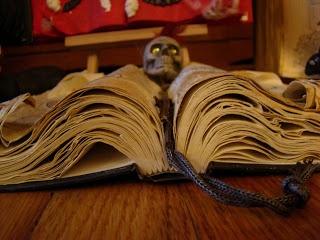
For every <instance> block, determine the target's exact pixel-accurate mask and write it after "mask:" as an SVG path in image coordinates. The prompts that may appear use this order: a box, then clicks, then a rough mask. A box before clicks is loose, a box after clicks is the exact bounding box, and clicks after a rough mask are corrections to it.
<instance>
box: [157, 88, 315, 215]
mask: <svg viewBox="0 0 320 240" xmlns="http://www.w3.org/2000/svg"><path fill="white" fill-rule="evenodd" d="M157 106H158V107H160V118H161V121H162V124H163V127H164V131H165V148H166V153H167V157H168V162H169V163H170V164H171V165H172V166H173V167H174V168H175V169H176V170H177V171H178V172H180V173H181V174H183V175H184V176H185V177H187V178H188V179H191V180H192V181H193V182H194V183H195V184H196V185H197V186H198V187H199V188H200V189H201V190H202V191H204V192H205V193H206V194H208V195H209V196H211V197H212V198H214V199H215V200H217V201H219V202H222V203H224V204H228V205H232V206H238V207H268V208H270V209H271V210H273V211H275V212H277V213H279V214H281V215H289V214H290V213H291V212H292V210H294V209H295V208H303V207H304V206H305V205H306V204H307V202H308V200H309V199H310V192H309V190H308V189H307V187H306V185H305V182H306V181H307V180H308V178H309V177H310V176H311V175H312V173H313V172H314V170H315V169H316V168H317V167H318V164H313V163H312V162H313V161H312V160H308V161H304V162H303V163H297V164H296V165H295V167H294V168H293V170H292V173H293V174H292V176H289V177H286V178H285V179H284V181H283V183H282V190H283V192H284V196H281V197H275V198H269V197H266V196H264V195H261V194H258V193H253V192H249V191H246V190H243V189H239V188H235V187H232V186H230V185H228V184H226V183H224V182H222V181H220V180H218V179H216V178H213V177H210V176H208V175H205V174H198V173H197V172H196V171H195V169H194V168H193V166H192V165H191V164H190V162H189V161H188V160H187V159H186V157H185V156H183V155H182V154H181V153H180V152H178V151H176V150H175V144H174V139H173V127H172V122H173V105H172V102H171V100H170V99H169V98H168V95H167V93H163V98H162V99H161V100H160V101H159V100H158V101H157Z"/></svg>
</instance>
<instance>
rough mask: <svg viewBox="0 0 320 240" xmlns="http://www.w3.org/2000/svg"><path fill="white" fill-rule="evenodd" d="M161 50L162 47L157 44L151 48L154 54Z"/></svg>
mask: <svg viewBox="0 0 320 240" xmlns="http://www.w3.org/2000/svg"><path fill="white" fill-rule="evenodd" d="M159 52H160V47H157V46H155V47H152V48H151V53H152V54H158V53H159Z"/></svg>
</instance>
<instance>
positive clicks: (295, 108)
mask: <svg viewBox="0 0 320 240" xmlns="http://www.w3.org/2000/svg"><path fill="white" fill-rule="evenodd" d="M244 75H246V76H244ZM253 75H255V76H254V77H253V78H252V79H250V78H248V77H249V76H251V77H252V76H253ZM259 75H260V77H262V76H263V74H253V73H246V74H244V73H241V74H238V75H236V74H232V73H229V72H224V71H221V70H217V69H215V68H210V67H209V66H201V65H193V66H190V67H189V68H188V69H184V70H183V71H182V73H181V74H180V75H179V76H178V78H177V79H176V82H174V83H173V84H172V86H171V88H170V89H169V91H170V95H171V96H172V98H173V100H174V104H175V114H174V129H175V133H174V136H175V143H176V149H177V151H179V152H181V153H182V154H183V155H184V156H186V157H187V159H188V160H189V161H190V162H191V163H192V165H193V166H194V167H195V169H196V171H198V172H205V171H206V169H207V166H208V164H209V163H210V162H211V161H221V162H225V163H227V162H232V163H249V164H255V163H256V164H289V163H290V164H293V163H295V162H297V161H301V160H303V159H305V158H308V157H309V158H316V159H319V157H320V153H319V151H318V149H319V148H320V141H319V140H320V117H319V108H318V107H317V106H318V104H317V102H319V96H317V95H318V94H310V93H311V92H312V90H310V91H307V92H306V94H307V95H308V96H307V97H306V98H309V99H310V98H312V99H313V100H314V101H313V102H315V104H314V105H309V104H301V103H299V102H296V101H293V99H289V98H286V97H284V96H283V94H281V89H286V90H288V91H289V92H291V93H292V92H295V91H294V89H290V88H286V86H281V83H279V82H278V84H279V86H275V87H274V88H273V87H271V86H270V85H269V84H267V83H268V82H269V83H270V79H269V80H268V81H264V80H263V81H258V80H257V79H258V78H259V77H258V78H257V76H259ZM272 81H273V80H271V82H272ZM275 82H277V81H275ZM307 85H308V86H311V85H312V84H311V83H307ZM178 86H179V87H178ZM264 86H265V87H264ZM310 89H313V90H314V91H316V92H318V90H319V87H317V86H315V85H314V84H313V87H312V88H311V87H310ZM293 146H294V147H293ZM317 161H318V160H317Z"/></svg>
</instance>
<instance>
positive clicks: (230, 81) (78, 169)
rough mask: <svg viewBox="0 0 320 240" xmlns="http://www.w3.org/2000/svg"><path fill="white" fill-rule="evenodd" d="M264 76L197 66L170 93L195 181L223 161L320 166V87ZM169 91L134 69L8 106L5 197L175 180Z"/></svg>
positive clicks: (1, 163)
mask: <svg viewBox="0 0 320 240" xmlns="http://www.w3.org/2000/svg"><path fill="white" fill-rule="evenodd" d="M260 75H261V74H260ZM260 75H259V74H258V75H257V73H254V72H234V73H230V72H226V71H222V70H219V69H216V68H214V67H211V66H207V65H203V64H197V63H193V64H190V65H188V66H187V67H185V68H184V69H183V70H182V72H181V73H180V74H179V76H178V77H177V78H176V79H175V81H174V82H173V83H172V84H171V86H170V87H169V89H168V95H169V97H170V98H171V100H172V101H173V105H174V116H173V117H174V119H173V129H174V140H175V148H176V150H177V151H179V152H180V153H182V154H183V155H184V156H185V157H186V158H187V159H188V160H189V161H190V163H191V164H192V165H193V166H194V168H195V170H196V171H197V172H199V173H205V172H206V171H207V170H208V167H209V166H210V165H211V164H210V163H215V162H221V163H226V164H227V163H236V164H250V165H253V166H254V165H256V164H257V165H265V166H273V165H292V164H294V163H296V162H298V161H301V160H304V159H309V158H312V159H314V160H315V162H319V158H320V114H319V111H320V101H319V99H320V98H319V97H320V88H319V84H318V83H317V82H316V81H312V80H309V81H303V80H296V81H294V82H292V83H290V84H289V86H286V85H284V84H282V82H281V81H280V80H279V81H276V80H271V81H270V80H269V81H268V80H266V78H264V77H263V76H262V77H261V76H260ZM262 75H263V74H262ZM259 79H264V80H259ZM76 85H77V86H76ZM83 85H84V86H83ZM61 90H63V92H61ZM161 91H162V90H161V88H160V86H158V85H157V84H156V83H154V82H153V81H151V80H150V79H148V77H147V76H146V75H145V74H144V72H143V70H142V69H140V68H138V67H136V66H134V65H127V66H125V67H122V68H120V69H118V70H117V71H115V72H113V73H111V74H109V75H106V76H103V77H101V78H98V79H96V80H94V81H87V78H85V77H83V76H82V75H77V76H76V80H74V79H73V80H72V81H71V80H70V79H64V80H62V81H61V83H60V84H59V85H58V86H57V87H56V88H54V89H52V90H50V91H48V92H46V93H43V94H41V95H38V96H30V95H28V94H24V95H21V96H19V97H17V98H15V99H12V100H11V101H7V102H4V103H2V104H1V105H0V107H1V109H0V124H1V125H0V127H1V129H0V130H1V136H0V137H1V145H0V185H1V186H0V190H2V191H13V190H19V189H20V190H21V189H35V188H40V187H48V186H49V187H50V186H55V185H63V184H70V183H73V182H85V181H92V180H94V179H103V178H106V177H110V176H116V175H121V174H125V173H126V172H132V171H137V173H138V174H139V175H140V176H141V177H142V178H144V177H146V178H149V177H151V178H152V177H156V176H161V175H162V174H163V175H168V173H172V174H173V176H175V175H174V174H176V171H175V169H174V168H173V167H171V166H170V165H169V163H168V162H167V156H166V151H165V143H164V139H165V137H164V129H163V125H162V119H160V115H159V112H160V109H159V108H158V107H157V106H156V102H157V100H156V99H160V98H161V96H163V94H162V92H161Z"/></svg>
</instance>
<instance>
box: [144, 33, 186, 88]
mask: <svg viewBox="0 0 320 240" xmlns="http://www.w3.org/2000/svg"><path fill="white" fill-rule="evenodd" d="M143 68H144V71H145V72H146V74H147V75H148V76H149V77H150V78H152V79H153V80H155V81H157V82H158V83H161V84H163V83H171V82H172V81H173V80H174V79H175V78H176V77H177V76H178V74H179V72H180V71H181V68H182V55H181V48H180V45H179V43H178V42H177V41H176V40H174V39H173V38H170V37H165V36H161V37H157V38H155V39H153V40H152V41H151V42H149V43H148V44H147V46H146V48H145V50H144V56H143Z"/></svg>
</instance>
